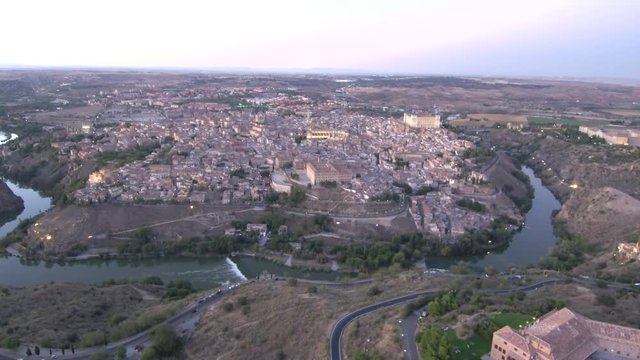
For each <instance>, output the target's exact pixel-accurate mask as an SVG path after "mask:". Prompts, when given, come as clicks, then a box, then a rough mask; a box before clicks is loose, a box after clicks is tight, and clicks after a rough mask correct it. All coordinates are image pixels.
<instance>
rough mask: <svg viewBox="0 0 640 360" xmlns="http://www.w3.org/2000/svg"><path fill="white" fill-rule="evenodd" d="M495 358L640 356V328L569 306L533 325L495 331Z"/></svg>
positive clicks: (559, 359)
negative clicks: (602, 319) (606, 320)
mask: <svg viewBox="0 0 640 360" xmlns="http://www.w3.org/2000/svg"><path fill="white" fill-rule="evenodd" d="M491 359H492V360H533V359H541V360H551V359H556V360H586V359H640V330H638V329H633V328H628V327H623V326H618V325H613V324H608V323H604V322H600V321H595V320H591V319H589V318H586V317H584V316H582V315H579V314H576V313H574V312H572V311H571V310H569V309H567V308H563V309H561V310H554V311H552V312H550V313H548V314H547V315H545V316H544V317H542V318H541V319H539V320H537V321H535V322H534V323H533V324H532V325H530V326H529V327H527V328H525V329H523V330H520V331H516V330H513V329H512V328H511V327H509V326H505V327H503V328H501V329H500V330H498V331H496V332H494V333H493V341H492V343H491Z"/></svg>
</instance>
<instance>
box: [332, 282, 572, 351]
mask: <svg viewBox="0 0 640 360" xmlns="http://www.w3.org/2000/svg"><path fill="white" fill-rule="evenodd" d="M561 281H562V280H558V279H549V280H544V281H541V282H538V283H535V284H533V285H529V286H524V287H520V288H515V289H496V290H490V292H492V293H494V294H503V293H509V292H514V291H533V290H536V289H539V288H541V287H544V286H548V285H552V284H555V283H558V282H561ZM438 291H440V290H439V289H432V290H423V291H420V292H416V293H412V294H408V295H404V296H400V297H397V298H393V299H389V300H384V301H381V302H379V303H375V304H372V305H369V306H365V307H363V308H361V309H358V310H356V311H353V312H351V313H349V314H347V315H345V316H343V317H342V318H340V319H339V320H338V322H336V324H335V325H334V327H333V329H332V330H331V335H330V337H329V352H330V358H331V360H341V359H342V334H343V333H344V329H345V328H346V327H347V325H349V323H350V322H351V321H353V320H354V319H356V318H358V317H360V316H362V315H366V314H368V313H370V312H373V311H376V310H378V309H381V308H384V307H389V306H395V305H399V304H402V303H406V302H408V301H412V300H415V299H417V298H419V297H421V296H426V295H435V294H437V293H438ZM405 336H413V337H415V331H414V333H413V334H405ZM413 346H414V347H415V341H414V342H413ZM415 351H416V352H417V350H415ZM407 352H409V351H407Z"/></svg>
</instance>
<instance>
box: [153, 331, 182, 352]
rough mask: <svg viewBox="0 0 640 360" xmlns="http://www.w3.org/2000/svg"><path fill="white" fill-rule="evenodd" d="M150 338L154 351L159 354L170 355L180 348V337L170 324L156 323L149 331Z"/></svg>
mask: <svg viewBox="0 0 640 360" xmlns="http://www.w3.org/2000/svg"><path fill="white" fill-rule="evenodd" d="M151 339H152V340H153V349H154V350H155V353H156V354H158V355H160V356H168V355H172V354H174V353H176V352H177V351H178V350H179V349H180V345H181V342H180V338H179V337H178V335H177V334H176V332H175V330H174V329H173V327H171V326H170V325H167V324H162V325H158V326H157V327H156V328H155V329H153V330H152V331H151Z"/></svg>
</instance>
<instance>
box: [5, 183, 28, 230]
mask: <svg viewBox="0 0 640 360" xmlns="http://www.w3.org/2000/svg"><path fill="white" fill-rule="evenodd" d="M22 210H24V201H23V200H22V199H21V198H20V197H18V196H16V195H15V194H14V193H13V192H12V191H11V189H9V187H8V186H7V184H5V183H4V182H2V181H0V225H1V224H3V219H4V220H7V219H10V218H13V217H16V216H18V215H19V214H20V213H21V212H22Z"/></svg>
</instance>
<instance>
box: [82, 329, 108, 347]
mask: <svg viewBox="0 0 640 360" xmlns="http://www.w3.org/2000/svg"><path fill="white" fill-rule="evenodd" d="M105 342H106V335H105V334H104V333H103V332H102V331H100V330H96V331H91V332H88V333H86V334H84V335H82V336H81V337H80V346H82V347H92V346H96V345H102V344H104V343H105Z"/></svg>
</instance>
